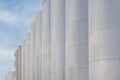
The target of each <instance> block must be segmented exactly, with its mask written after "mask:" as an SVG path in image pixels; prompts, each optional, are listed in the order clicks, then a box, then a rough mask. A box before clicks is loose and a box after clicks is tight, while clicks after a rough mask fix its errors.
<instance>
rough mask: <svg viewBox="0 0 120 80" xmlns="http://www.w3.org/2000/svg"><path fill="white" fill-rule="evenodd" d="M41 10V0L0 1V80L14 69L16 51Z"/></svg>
mask: <svg viewBox="0 0 120 80" xmlns="http://www.w3.org/2000/svg"><path fill="white" fill-rule="evenodd" d="M39 10H41V0H0V80H5V79H4V78H5V73H6V72H7V71H10V70H13V69H14V51H15V50H16V48H17V47H18V45H19V44H21V42H22V41H23V40H24V39H25V36H26V33H27V32H28V31H29V28H30V24H31V22H32V21H34V18H35V15H36V12H37V11H39Z"/></svg>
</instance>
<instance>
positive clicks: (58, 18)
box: [51, 0, 66, 80]
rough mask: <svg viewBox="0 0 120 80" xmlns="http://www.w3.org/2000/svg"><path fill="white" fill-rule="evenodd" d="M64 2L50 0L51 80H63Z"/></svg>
mask: <svg viewBox="0 0 120 80" xmlns="http://www.w3.org/2000/svg"><path fill="white" fill-rule="evenodd" d="M65 2H66V0H51V80H65V44H66V43H65V37H66V36H65V31H66V29H65V22H66V21H65Z"/></svg>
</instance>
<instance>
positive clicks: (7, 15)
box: [0, 11, 17, 24]
mask: <svg viewBox="0 0 120 80" xmlns="http://www.w3.org/2000/svg"><path fill="white" fill-rule="evenodd" d="M16 21H17V15H16V14H14V13H11V12H9V11H0V22H4V23H8V24H14V23H16Z"/></svg>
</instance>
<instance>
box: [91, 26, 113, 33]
mask: <svg viewBox="0 0 120 80" xmlns="http://www.w3.org/2000/svg"><path fill="white" fill-rule="evenodd" d="M110 27H112V25H111V26H110V25H108V26H104V27H101V28H98V29H95V30H93V32H96V31H98V30H101V29H104V28H110ZM93 32H92V33H93Z"/></svg>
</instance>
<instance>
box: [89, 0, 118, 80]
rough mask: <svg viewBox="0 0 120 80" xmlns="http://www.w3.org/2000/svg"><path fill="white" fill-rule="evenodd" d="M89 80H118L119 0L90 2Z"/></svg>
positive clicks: (93, 0) (91, 0) (94, 0)
mask: <svg viewBox="0 0 120 80" xmlns="http://www.w3.org/2000/svg"><path fill="white" fill-rule="evenodd" d="M89 16H90V18H89V22H90V23H89V45H90V46H89V50H90V54H89V56H90V57H89V60H90V67H89V69H90V71H89V74H90V76H89V77H90V79H89V80H120V36H119V35H120V0H90V3H89Z"/></svg>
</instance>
